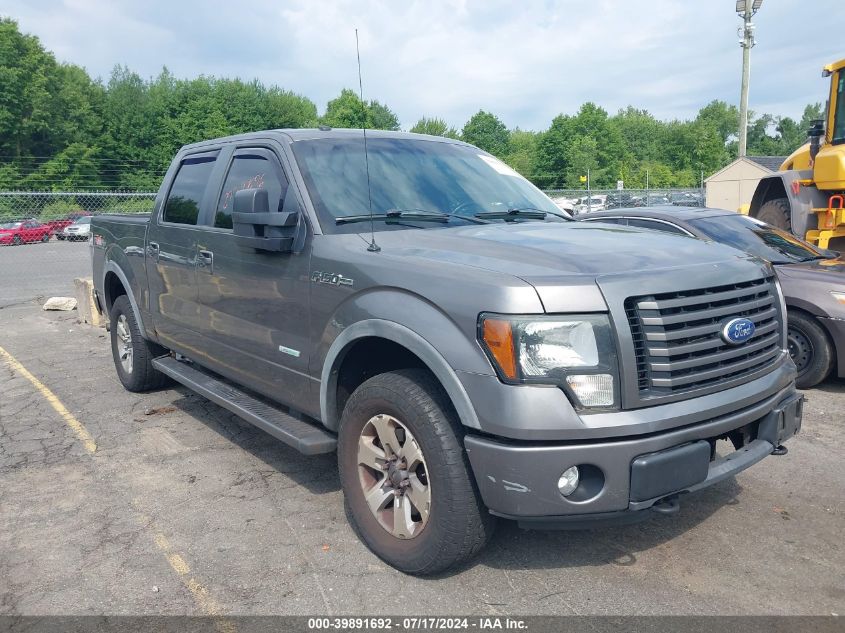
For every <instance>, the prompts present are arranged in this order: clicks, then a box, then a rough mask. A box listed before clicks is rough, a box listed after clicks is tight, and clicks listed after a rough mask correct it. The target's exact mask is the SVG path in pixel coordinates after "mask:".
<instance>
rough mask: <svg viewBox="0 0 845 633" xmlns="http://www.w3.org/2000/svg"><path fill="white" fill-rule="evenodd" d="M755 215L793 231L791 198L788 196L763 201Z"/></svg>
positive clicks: (785, 229) (767, 222) (766, 221)
mask: <svg viewBox="0 0 845 633" xmlns="http://www.w3.org/2000/svg"><path fill="white" fill-rule="evenodd" d="M755 217H756V218H757V219H758V220H762V221H763V222H765V223H766V224H771V225H772V226H775V227H777V228H779V229H783V230H784V231H788V232H792V209H791V208H790V207H789V200H787V199H786V198H774V199H772V200H769V201H768V202H765V203H763V206H761V207H760V210H759V211H757V215H756V216H755ZM799 237H804V236H803V235H801V236H799Z"/></svg>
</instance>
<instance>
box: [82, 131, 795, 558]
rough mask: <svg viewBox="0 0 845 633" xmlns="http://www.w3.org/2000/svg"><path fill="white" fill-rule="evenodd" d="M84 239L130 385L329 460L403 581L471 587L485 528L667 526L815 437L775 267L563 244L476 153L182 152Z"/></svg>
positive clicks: (742, 259) (509, 181) (596, 229)
mask: <svg viewBox="0 0 845 633" xmlns="http://www.w3.org/2000/svg"><path fill="white" fill-rule="evenodd" d="M365 140H366V144H365V142H364V141H365ZM92 236H93V238H92V241H91V248H92V257H93V268H94V280H95V282H94V283H95V302H96V303H97V305H98V306H99V309H101V310H102V311H103V312H105V313H107V314H108V315H109V318H110V331H111V346H112V353H113V356H114V363H115V368H116V370H117V375H118V377H119V379H120V381H121V382H122V383H123V385H124V386H125V387H126V388H127V389H129V390H131V391H143V390H147V389H151V388H155V387H160V386H161V385H163V384H164V382H165V381H166V380H167V379H168V378H169V379H173V380H176V381H178V382H179V383H182V384H183V385H186V386H187V387H189V388H190V389H192V390H194V391H196V392H197V393H199V394H202V395H203V396H205V397H207V398H209V399H210V400H212V401H214V402H216V403H217V404H219V405H220V406H222V407H225V408H227V409H229V410H231V411H233V412H234V413H236V414H238V415H239V416H241V417H242V418H244V419H245V420H247V421H249V422H251V423H253V424H255V425H257V426H258V427H260V428H261V429H263V430H265V431H266V432H268V433H269V434H270V435H272V436H275V437H276V438H278V439H280V440H282V441H283V442H286V443H287V444H289V445H291V446H293V447H295V448H296V449H298V450H300V451H302V452H303V453H306V454H316V453H326V452H332V451H335V450H336V451H337V459H338V467H339V471H340V480H341V484H342V487H343V492H344V497H345V502H346V504H347V510H348V515H349V516H350V517H351V520H352V522H353V523H354V527H355V528H356V530H357V532H358V534H359V535H360V536H361V538H362V539H363V541H364V542H365V543H366V544H367V546H369V547H370V548H371V549H372V550H373V551H374V552H375V553H376V554H377V555H378V556H380V557H381V558H382V559H384V560H385V561H387V562H388V563H390V564H391V565H393V566H395V567H396V568H398V569H400V570H403V571H405V572H408V573H413V574H431V573H434V572H437V571H441V570H444V569H446V568H448V567H450V566H452V565H455V564H457V563H459V562H461V561H464V560H466V559H467V558H469V557H470V556H472V555H473V554H474V553H475V552H477V551H478V550H479V549H480V548H481V547H482V546H483V545H484V544H485V543H486V541H487V540H488V538H489V536H490V534H491V532H492V529H493V526H494V522H495V518H496V517H504V518H507V519H513V520H517V521H519V522H520V524H521V525H523V526H527V527H538V528H557V527H572V526H576V527H580V526H589V525H594V524H597V523H605V522H608V521H625V520H629V519H633V518H645V517H648V516H655V513H662V514H673V513H674V512H676V511H677V510H678V507H679V502H678V500H679V499H680V498H681V497H683V496H685V495H686V493H692V492H694V491H696V490H699V489H701V488H703V487H706V486H709V485H712V484H714V483H716V482H718V481H720V480H723V479H725V478H726V477H730V476H732V475H734V474H735V473H737V472H739V471H741V470H743V469H745V468H747V467H749V466H751V465H752V464H755V463H756V462H758V461H760V460H762V459H763V458H764V457H766V456H768V455H771V454H776V455H779V454H784V453H786V448H785V447H784V446H783V442H784V440H786V439H787V438H789V437H791V436H792V435H794V434H795V433H796V432H797V431H798V429H799V428H800V424H801V411H802V396H801V395H800V393H798V392H797V391H796V390H795V386H794V380H795V367H794V365H793V363H792V361H791V360H790V358H789V354H788V352H787V351H786V338H785V328H784V314H785V308H784V302H783V297H782V294H781V292H780V289H779V287H778V284H777V280H776V278H775V276H774V273H773V270H772V268H771V267H770V266H769V265H768V264H766V263H764V262H762V261H760V260H757V259H755V258H753V257H751V256H749V255H746V254H745V253H742V252H740V251H737V250H734V249H731V248H729V247H726V246H722V245H719V244H715V243H709V242H703V241H699V240H696V239H693V238H689V237H685V236H678V235H666V234H661V233H657V232H652V231H645V230H639V229H635V228H628V227H618V226H600V225H589V224H586V223H578V222H573V221H572V219H571V218H570V217H569V216H568V215H567V214H566V212H564V211H561V210H559V209H558V207H556V206H555V204H554V203H553V202H552V201H551V200H550V199H548V198H547V197H546V196H545V195H544V194H543V193H542V192H540V191H539V190H538V189H536V188H535V187H534V186H533V185H532V184H530V183H529V182H528V181H527V180H525V179H524V178H522V177H521V176H520V175H519V174H517V173H516V172H514V171H513V170H511V169H510V168H509V167H508V166H506V165H505V164H504V163H502V162H500V161H499V160H497V159H496V158H494V157H493V156H490V155H489V154H487V153H485V152H483V151H481V150H479V149H477V148H475V147H472V146H470V145H467V144H466V143H462V142H460V141H455V140H451V139H445V138H439V137H429V136H420V135H414V134H403V133H398V132H368V133H367V135H366V138H363V136H362V132H361V131H355V130H331V129H328V128H325V129H323V128H321V129H318V130H274V131H267V132H259V133H252V134H247V135H242V136H234V137H228V138H222V139H217V140H212V141H207V142H201V143H196V144H193V145H188V146H186V147H184V148H182V149H181V150H180V151H179V153H178V154H177V155H176V157H175V158H174V160H173V162H172V164H171V166H170V168H169V170H168V171H167V174H166V176H165V178H164V182H163V183H162V185H161V189H160V190H159V192H158V195H157V197H156V200H155V206H154V208H153V210H152V213H151V215H145V216H97V217H95V218H94V219H93V221H92ZM718 440H728V441H729V442H727V443H720V444H719V445H718V446H719V449H718V450H717V441H718ZM689 497H690V502H693V501H694V495H689Z"/></svg>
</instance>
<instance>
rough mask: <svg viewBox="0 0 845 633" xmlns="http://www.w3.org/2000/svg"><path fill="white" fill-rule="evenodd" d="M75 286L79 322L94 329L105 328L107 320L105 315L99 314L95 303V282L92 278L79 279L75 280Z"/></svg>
mask: <svg viewBox="0 0 845 633" xmlns="http://www.w3.org/2000/svg"><path fill="white" fill-rule="evenodd" d="M73 284H74V286H76V301H77V309H78V310H79V321H80V322H82V323H88V324H89V325H93V326H94V327H105V326H106V319H105V317H104V315H102V314H100V313H99V312H97V306H96V304H95V303H94V281H93V280H92V279H91V278H90V277H77V278H76V279H74V280H73Z"/></svg>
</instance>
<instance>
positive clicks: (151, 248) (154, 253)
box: [147, 242, 161, 259]
mask: <svg viewBox="0 0 845 633" xmlns="http://www.w3.org/2000/svg"><path fill="white" fill-rule="evenodd" d="M159 253H161V248H160V247H159V245H158V242H150V243H149V244H147V255H148V256H150V257H155V258H156V259H158V256H159Z"/></svg>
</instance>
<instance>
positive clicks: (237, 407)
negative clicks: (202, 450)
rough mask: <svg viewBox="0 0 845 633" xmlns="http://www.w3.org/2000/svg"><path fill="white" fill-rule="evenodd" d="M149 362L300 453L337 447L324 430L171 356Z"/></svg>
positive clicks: (310, 452)
mask: <svg viewBox="0 0 845 633" xmlns="http://www.w3.org/2000/svg"><path fill="white" fill-rule="evenodd" d="M152 363H153V367H155V368H156V369H157V370H159V371H160V372H161V373H163V374H166V375H168V376H170V377H171V378H173V380H175V381H176V382H179V383H181V384H183V385H185V386H186V387H187V388H188V389H190V390H191V391H195V392H197V393H198V394H200V395H201V396H205V397H206V398H208V399H209V400H211V401H212V402H214V403H216V404H219V405H220V406H221V407H223V408H224V409H228V410H229V411H231V412H232V413H234V414H235V415H237V416H238V417H241V418H243V419H244V420H246V421H247V422H250V423H252V424H254V425H255V426H257V427H258V428H259V429H261V430H263V431H266V432H267V433H269V434H270V435H272V436H273V437H275V438H278V439H280V440H282V441H283V442H284V443H285V444H288V445H289V446H292V447H293V448H295V449H296V450H298V451H299V452H300V453H303V454H305V455H317V454H320V453H331V452H332V451H334V450H335V449H336V448H337V438H336V437H335V436H334V435H332V434H331V433H329V432H328V431H326V430H325V429H323V428H320V427H319V426H316V425H314V424H309V423H308V422H303V421H302V420H299V419H297V418H295V417H293V416H292V415H289V414H287V413H285V412H283V411H281V410H279V409H276V408H275V407H272V406H270V405H267V404H265V403H263V402H261V401H260V400H258V399H256V398H254V397H253V396H250V395H248V394H246V393H244V392H243V391H241V390H240V389H237V388H236V387H233V386H232V385H231V384H229V383H227V382H224V381H223V380H222V379H219V378H215V377H213V376H211V375H209V374H207V373H205V372H204V371H201V370H199V369H197V368H195V367H193V366H192V365H190V364H188V363H184V362H181V361H178V360H176V359H175V358H173V357H171V356H161V357H160V358H154V359H153V361H152Z"/></svg>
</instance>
